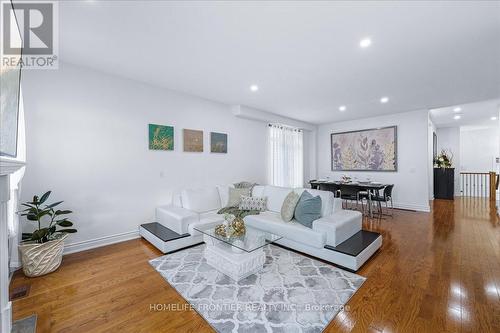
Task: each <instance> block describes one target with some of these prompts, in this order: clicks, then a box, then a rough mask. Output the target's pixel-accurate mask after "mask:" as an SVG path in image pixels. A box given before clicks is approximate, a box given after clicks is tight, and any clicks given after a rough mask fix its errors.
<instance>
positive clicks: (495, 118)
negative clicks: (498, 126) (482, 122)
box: [490, 116, 498, 120]
mask: <svg viewBox="0 0 500 333" xmlns="http://www.w3.org/2000/svg"><path fill="white" fill-rule="evenodd" d="M490 119H491V120H497V119H498V118H497V117H495V116H493V117H491V118H490Z"/></svg>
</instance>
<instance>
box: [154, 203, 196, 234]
mask: <svg viewBox="0 0 500 333" xmlns="http://www.w3.org/2000/svg"><path fill="white" fill-rule="evenodd" d="M199 219H200V216H199V214H198V213H195V212H193V211H191V210H188V209H185V208H182V207H177V206H173V205H169V206H161V207H157V208H156V221H157V222H158V223H160V224H161V225H163V226H165V227H167V228H169V229H170V230H172V231H175V232H176V233H178V234H185V233H187V232H188V226H189V224H191V223H193V222H198V221H199Z"/></svg>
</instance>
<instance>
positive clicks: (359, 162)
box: [331, 126, 398, 171]
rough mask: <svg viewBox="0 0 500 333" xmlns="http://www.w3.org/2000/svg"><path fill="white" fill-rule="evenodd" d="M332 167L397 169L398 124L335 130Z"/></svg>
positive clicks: (372, 169) (332, 146) (335, 169)
mask: <svg viewBox="0 0 500 333" xmlns="http://www.w3.org/2000/svg"><path fill="white" fill-rule="evenodd" d="M331 153H332V156H331V157H332V171H397V165H398V163H397V128H396V126H391V127H384V128H374V129H366V130H360V131H351V132H343V133H332V134H331Z"/></svg>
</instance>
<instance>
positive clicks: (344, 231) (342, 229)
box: [312, 210, 363, 246]
mask: <svg viewBox="0 0 500 333" xmlns="http://www.w3.org/2000/svg"><path fill="white" fill-rule="evenodd" d="M362 220H363V216H362V214H361V213H360V212H358V211H354V210H340V211H338V212H335V213H333V214H332V215H330V216H326V217H322V218H320V219H318V220H316V221H314V222H313V227H312V228H313V230H316V231H318V232H322V233H324V234H326V244H328V245H331V246H337V245H339V244H340V243H342V242H344V241H346V240H347V239H349V238H351V237H352V236H353V235H354V234H356V233H357V232H358V231H360V230H361V227H362Z"/></svg>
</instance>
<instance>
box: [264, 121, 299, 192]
mask: <svg viewBox="0 0 500 333" xmlns="http://www.w3.org/2000/svg"><path fill="white" fill-rule="evenodd" d="M269 179H270V182H271V185H275V186H284V187H302V186H304V136H303V133H302V130H300V129H298V128H292V127H288V126H283V125H274V124H270V125H269Z"/></svg>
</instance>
